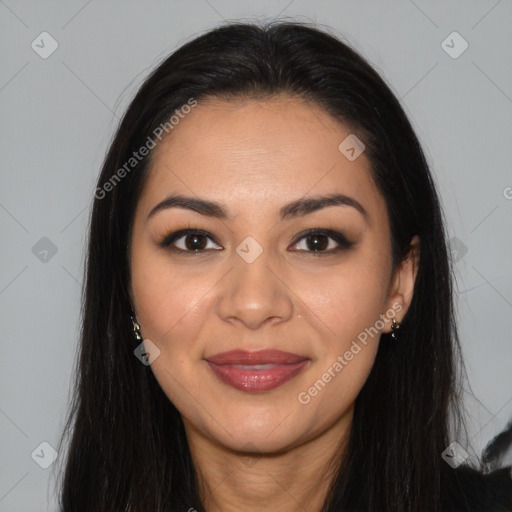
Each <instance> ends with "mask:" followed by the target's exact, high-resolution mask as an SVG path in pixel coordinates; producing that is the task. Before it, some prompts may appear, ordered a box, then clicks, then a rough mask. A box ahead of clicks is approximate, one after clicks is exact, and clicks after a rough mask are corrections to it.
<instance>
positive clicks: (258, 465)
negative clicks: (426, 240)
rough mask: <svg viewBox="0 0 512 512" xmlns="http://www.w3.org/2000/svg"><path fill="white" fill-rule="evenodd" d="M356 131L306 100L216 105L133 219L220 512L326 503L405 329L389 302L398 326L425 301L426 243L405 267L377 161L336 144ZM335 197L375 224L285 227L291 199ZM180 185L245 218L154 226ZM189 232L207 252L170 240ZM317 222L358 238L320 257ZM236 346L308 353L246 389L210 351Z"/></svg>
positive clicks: (165, 145) (334, 219)
mask: <svg viewBox="0 0 512 512" xmlns="http://www.w3.org/2000/svg"><path fill="white" fill-rule="evenodd" d="M350 133H351V132H350V130H349V129H348V127H346V126H344V125H342V124H340V123H339V122H337V121H336V120H334V119H333V118H332V117H331V116H330V115H329V114H327V113H326V112H325V111H323V110H322V109H320V108H318V107H317V106H315V105H312V104H310V103H307V102H305V101H303V100H301V99H298V98H293V97H287V96H278V97H273V98H271V99H267V100H256V99H251V100H244V101H242V100H232V101H230V102H225V101H220V100H210V101H207V102H201V103H199V104H198V105H197V106H196V107H195V108H193V109H192V111H191V112H190V113H189V114H187V115H186V116H185V117H184V118H183V119H181V120H180V122H179V124H178V125H177V126H176V127H175V128H174V129H173V131H172V132H171V133H170V135H169V136H168V137H167V138H165V139H164V140H163V141H162V143H161V144H160V145H159V146H157V148H155V150H154V151H153V154H152V164H151V172H150V175H149V178H148V181H147V182H146V184H145V186H144V189H143V191H142V193H141V197H140V200H139V202H138V205H137V208H136V212H135V219H134V229H133V235H132V243H131V253H130V255H131V276H132V281H131V294H132V300H133V306H134V311H135V313H136V317H137V320H138V322H139V323H140V325H141V330H142V335H143V338H144V339H149V340H151V342H152V343H154V344H155V345H156V346H157V347H158V348H159V349H160V355H159V356H158V357H157V358H156V359H155V361H154V362H153V363H152V364H151V368H152V371H153V373H154V375H155V377H156V379H157V380H158V382H159V384H160V385H161V387H162V389H163V390H164V392H165V393H166V395H167V396H168V397H169V400H171V401H172V402H173V404H174V405H175V406H176V407H177V409H178V410H179V411H180V413H181V415H182V417H183V420H184V424H185V430H186V433H187V439H188V443H189V446H190V450H191V454H192V458H193V461H194V464H195V467H196V470H197V472H198V475H199V481H200V485H201V492H202V497H203V500H204V503H205V506H206V509H207V510H208V511H209V512H214V511H221V510H222V511H223V512H228V511H232V510H233V511H234V510H237V511H239V510H245V511H250V510H258V511H259V510H261V509H262V507H264V508H265V510H276V511H277V510H279V511H281V512H283V511H285V512H286V511H292V510H293V511H295V510H298V509H300V510H302V509H304V510H308V511H319V510H321V508H322V504H323V501H324V500H325V497H326V493H327V490H328V489H327V487H328V484H329V483H330V479H331V478H332V472H331V471H330V469H329V466H328V464H329V461H330V459H331V457H333V456H334V455H335V454H337V453H339V452H342V451H343V447H344V446H345V442H346V440H347V433H348V431H349V429H350V425H351V421H352V416H353V406H354V401H355V399H356V397H357V395H358V393H359V391H360V390H361V388H362V386H363V384H364V382H365V380H366V378H367V376H368V374H369V372H370V370H371V368H372V365H373V362H374V359H375V355H376V351H377V347H378V344H379V338H380V332H390V330H391V316H389V315H387V316H386V315H385V314H386V311H388V310H389V309H390V308H392V307H393V305H395V306H394V307H395V309H392V310H391V311H392V312H393V313H395V311H396V314H394V316H395V318H396V319H397V320H398V321H400V320H401V319H402V318H403V317H404V315H405V314H406V312H407V309H408V307H409V304H410V301H411V299H412V292H413V286H414V280H415V277H416V269H417V258H418V254H419V253H418V249H419V240H418V239H417V238H416V237H415V238H414V239H413V241H412V249H411V253H410V257H408V258H407V259H406V260H405V261H404V262H403V263H402V265H401V266H400V267H399V268H398V269H397V271H396V273H395V274H394V275H392V268H391V241H390V231H389V222H388V216H387V212H386V205H385V201H384V199H383V198H382V196H381V195H380V193H379V192H378V190H377V188H376V186H375V184H374V182H373V180H372V178H371V173H370V162H369V160H368V159H367V157H366V155H365V154H364V153H363V154H361V156H359V157H358V158H357V159H356V160H354V161H349V160H348V159H347V158H346V157H345V156H344V155H343V154H342V153H341V152H340V151H339V150H338V146H339V144H340V143H341V142H342V141H343V140H344V139H345V137H347V136H348V135H349V134H350ZM333 192H339V193H342V194H345V195H347V196H350V197H352V198H354V199H356V200H357V201H359V203H361V204H362V205H363V207H364V209H365V210H366V212H367V218H366V219H365V217H364V216H363V215H362V214H361V213H360V212H358V210H357V209H355V208H353V207H351V206H328V207H326V208H323V209H321V210H318V211H315V212H313V213H310V214H308V215H305V216H299V217H295V218H290V219H286V220H280V218H279V215H278V212H279V209H280V208H281V207H282V206H283V205H284V204H286V203H288V202H290V201H292V200H295V199H299V198H302V197H311V196H316V195H323V194H330V193H333ZM171 193H180V194H183V195H187V196H192V197H201V198H206V199H210V200H214V201H217V202H220V203H222V204H224V206H225V208H226V209H227V211H228V213H229V215H230V216H231V217H232V218H231V219H216V218H212V217H206V216H203V215H201V214H199V213H197V212H193V211H191V210H187V209H183V208H170V209H165V210H162V211H160V212H158V213H156V214H155V215H153V216H152V217H151V218H149V219H148V218H147V217H148V214H149V212H150V211H151V210H152V208H153V207H154V206H155V205H157V204H158V203H159V202H161V201H162V200H163V199H165V198H166V197H167V196H168V195H169V194H171ZM189 226H190V227H193V228H199V229H201V230H204V231H207V232H208V233H209V234H210V235H211V239H210V238H202V239H201V240H202V242H201V243H203V245H201V247H205V250H203V252H202V254H192V253H189V254H177V253H173V252H172V251H171V250H170V249H169V248H163V247H160V246H158V243H159V242H160V241H161V240H162V239H163V238H164V237H165V236H166V235H168V234H170V233H172V232H175V231H178V230H181V229H185V228H187V227H189ZM309 228H331V229H333V230H336V231H339V232H341V233H343V234H344V235H345V236H346V238H347V239H348V240H349V241H352V242H355V245H354V246H353V247H351V248H349V249H343V250H341V251H340V252H335V253H331V254H328V252H329V251H330V250H331V249H333V248H335V247H337V246H338V243H337V242H336V241H334V240H332V239H330V238H325V237H324V238H322V237H320V239H319V241H320V242H321V244H325V245H323V246H322V248H321V249H320V250H323V251H325V252H326V253H325V254H323V255H315V254H313V252H314V246H313V245H312V243H311V238H310V239H308V238H302V239H298V238H297V235H298V234H300V233H301V232H302V231H303V230H305V229H309ZM248 236H250V237H253V238H254V239H255V240H256V241H257V242H258V244H259V245H260V246H261V248H262V249H263V252H262V254H261V255H260V256H259V257H258V258H256V259H255V260H254V261H253V262H252V263H247V262H246V261H245V260H244V259H242V258H241V257H240V256H239V254H238V253H237V252H236V248H237V247H238V246H239V245H240V244H241V242H242V241H244V239H245V238H246V237H248ZM313 238H314V237H313ZM188 240H189V243H190V237H189V239H188ZM308 240H309V241H310V242H309V244H308ZM186 241H187V239H186V238H180V239H178V240H176V241H175V242H174V246H177V247H178V248H181V249H185V248H186V245H185V242H186ZM192 242H193V241H192ZM313 242H314V240H313ZM327 243H328V244H329V245H328V246H327ZM216 249H218V250H216ZM399 308H400V309H399ZM380 315H385V316H384V320H385V321H384V325H383V327H382V329H379V334H378V335H377V336H374V337H373V338H369V341H368V343H367V345H362V344H361V343H359V345H360V346H361V348H362V349H361V350H360V351H359V352H358V353H357V355H354V357H353V359H352V360H350V361H348V364H347V365H346V366H344V367H343V369H342V371H340V372H337V373H336V376H335V377H334V378H331V381H330V382H329V383H328V384H326V385H325V387H323V389H322V390H321V391H319V392H318V393H317V394H316V396H314V397H311V400H310V401H309V403H307V404H303V403H301V402H300V401H299V400H298V396H299V393H301V392H304V391H307V390H308V389H309V388H310V387H311V386H312V385H313V384H314V383H315V382H316V381H318V379H321V378H322V375H323V374H324V373H325V372H326V371H327V369H328V368H329V367H332V366H333V363H334V362H336V361H337V360H338V359H337V358H338V356H343V354H344V353H345V352H346V351H347V350H349V349H350V346H351V343H352V341H353V340H355V339H356V338H357V336H358V334H360V333H361V332H362V331H364V329H365V328H369V327H370V326H374V325H375V322H376V321H377V320H378V319H379V318H380ZM145 343H147V342H145ZM235 348H242V349H246V350H258V349H263V348H277V349H280V350H283V351H287V352H292V353H296V354H300V355H304V356H306V357H308V358H309V359H310V362H309V364H308V366H307V367H306V368H305V369H304V370H303V371H302V372H301V373H300V374H299V375H297V376H296V377H295V378H293V379H292V380H290V381H288V382H287V383H285V384H283V385H282V386H280V387H278V388H276V389H274V390H271V391H266V392H257V393H248V392H243V391H239V390H236V389H234V388H232V387H230V386H229V385H227V384H225V383H223V382H221V381H219V380H218V379H217V377H216V376H215V374H214V373H213V372H212V371H211V369H210V368H209V367H208V365H207V363H206V362H205V360H204V358H205V357H206V356H210V355H213V354H216V353H219V352H224V351H227V350H231V349H235ZM338 447H339V448H338ZM301 507H302V508H301Z"/></svg>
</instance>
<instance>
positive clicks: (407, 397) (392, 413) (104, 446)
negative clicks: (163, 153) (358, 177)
mask: <svg viewBox="0 0 512 512" xmlns="http://www.w3.org/2000/svg"><path fill="white" fill-rule="evenodd" d="M278 93H286V94H289V95H292V96H296V97H300V98H304V99H307V100H309V101H311V102H313V103H314V104H316V105H319V106H320V107H322V108H323V109H324V110H325V111H326V112H328V113H330V114H331V115H332V116H333V117H334V118H336V119H338V120H339V121H341V122H342V123H345V125H346V126H348V127H350V129H351V132H352V133H355V134H356V135H357V137H358V138H359V139H361V140H362V141H363V142H364V144H365V146H366V150H365V154H366V156H367V157H368V158H369V159H370V162H371V165H372V174H373V179H374V181H375V183H376V185H377V187H378V189H379V191H380V193H381V194H382V196H383V197H384V199H385V202H386V205H387V209H388V213H389V219H390V229H391V245H392V258H393V270H395V269H396V268H397V266H398V265H399V264H400V262H401V261H402V260H403V258H404V257H405V256H406V254H407V251H408V249H409V244H410V241H411V239H412V237H413V236H414V235H419V237H420V239H421V258H420V262H419V268H418V274H417V280H416V284H415V289H414V297H413V300H412V304H411V306H410V309H409V311H408V313H407V315H406V317H405V318H404V320H403V323H402V328H401V329H400V339H399V342H396V341H393V340H391V339H390V337H389V335H387V334H383V335H382V341H381V343H380V346H379V349H378V353H377V356H376V360H375V364H374V366H373V369H372V371H371V373H370V375H369V377H368V379H367V381H366V383H365V385H364V387H363V389H362V390H361V392H360V394H359V395H358V397H357V399H356V403H355V413H354V419H353V426H352V430H351V433H350V439H349V444H348V450H347V453H346V456H345V457H344V458H343V459H342V460H341V458H340V461H339V464H338V465H337V470H336V473H335V475H334V478H333V481H332V485H331V488H330V492H329V494H328V497H327V500H326V503H325V506H324V509H323V510H324V511H325V512H334V511H338V510H343V511H347V510H358V511H368V512H370V511H372V512H386V511H389V512H400V511H404V512H405V511H410V512H412V511H414V512H421V511H425V512H426V511H428V512H435V511H441V510H447V509H449V508H450V507H449V503H450V492H451V489H452V486H453V485H454V482H455V480H454V479H455V476H454V472H453V469H452V468H451V467H450V466H449V465H448V464H447V463H446V462H445V461H444V460H443V459H442V457H441V453H442V452H443V450H444V449H445V448H446V447H447V446H448V445H449V444H450V442H452V441H453V440H454V439H455V438H454V437H453V436H455V435H456V433H457V432H458V431H459V426H458V420H460V418H461V408H460V399H459V395H460V389H459V385H458V384H457V383H458V382H459V375H458V370H457V368H459V366H458V365H456V364H455V362H456V361H457V360H458V358H459V341H458V336H457V329H456V323H455V319H454V317H455V315H454V302H453V300H454V293H453V291H454V290H453V280H452V268H451V261H450V254H449V252H448V251H447V239H446V234H445V228H444V224H445V221H444V218H443V213H442V210H441V206H440V201H439V197H438V194H437V192H436V188H435V183H434V180H433V177H432V175H431V173H430V171H429V167H428V164H427V162H426V159H425V156H424V153H423V151H422V149H421V147H420V143H419V141H418V139H417V137H416V135H415V133H414V131H413V128H412V126H411V124H410V122H409V120H408V119H407V116H406V114H405V113H404V110H403V109H402V107H401V105H400V103H399V101H398V100H397V98H396V97H395V95H394V94H393V93H392V91H391V90H390V88H389V87H388V86H387V85H386V83H385V82H384V80H383V79H382V78H381V76H380V75H379V74H378V73H377V72H376V71H375V70H374V69H373V68H372V66H370V65H369V64H368V63H367V62H366V61H365V60H364V59H363V58H362V57H361V56H360V55H359V54H358V53H356V52H355V51H354V50H353V49H352V48H351V47H350V46H349V45H348V44H346V43H344V42H343V41H342V40H340V39H339V38H338V37H334V36H333V35H331V34H330V33H329V32H328V31H327V30H320V29H318V28H315V27H312V26H309V25H306V24H303V23H289V22H271V23H267V24H264V25H258V24H246V23H232V24H227V25H225V26H221V27H219V28H216V29H214V30H211V31H209V32H207V33H205V34H204V35H201V36H200V37H197V38H195V39H194V40H192V41H190V42H188V43H187V44H185V45H183V46H182V47H180V48H179V49H178V50H177V51H175V52H174V53H173V54H172V55H170V56H169V57H168V58H166V59H165V60H164V61H163V62H162V63H161V64H160V65H158V67H157V68H156V69H155V70H154V71H153V72H152V73H151V74H150V75H149V76H148V78H147V79H146V80H145V82H144V83H143V85H142V86H141V87H140V89H139V91H138V93H137V94H136V96H135V98H134V99H133V101H132V102H131V104H130V106H129V108H128V109H127V111H126V113H125V115H124V117H123V118H122V121H121V123H120V125H119V127H118V129H117V132H116V134H115V137H114V138H113V141H112V143H111V145H110V148H109V151H108V154H107V156H106V158H105V161H104V164H103V168H102V171H101V175H100V177H99V180H98V184H97V187H98V188H97V189H96V192H95V197H94V200H93V207H92V216H91V219H90V232H89V243H88V253H87V261H86V269H85V271H86V280H85V286H84V291H83V304H82V328H81V339H80V346H79V353H78V358H77V362H76V371H75V374H76V383H74V387H73V391H74V393H73V398H72V401H71V404H70V410H69V415H68V417H67V423H66V426H65V430H64V433H63V435H62V439H61V447H64V442H65V441H69V443H68V452H67V454H66V462H65V469H64V471H63V475H62V483H61V487H60V491H59V492H60V494H59V498H60V506H61V509H62V511H63V512H77V511H91V512H93V511H94V512H107V511H108V512H113V511H132V512H149V511H151V512H164V511H187V510H189V509H190V508H195V509H196V510H197V511H202V510H204V509H203V506H202V504H201V501H200V498H199V494H198V485H197V484H198V482H197V478H196V472H195V469H194V466H193V463H192V460H191V456H190V452H189V448H188V445H187V440H186V437H185V432H184V428H183V423H182V419H181V416H180V414H179V412H178V411H177V410H176V408H175V407H174V405H173V404H172V403H171V402H170V400H169V399H168V397H167V396H166V395H165V394H164V392H163V391H162V389H161V388H160V386H159V384H158V383H157V381H156V379H155V377H154V375H153V373H152V371H151V368H150V367H149V366H145V365H143V364H141V363H140V361H139V360H138V359H137V358H136V357H135V356H134V354H133V351H134V349H135V347H136V345H137V342H136V340H135V338H134V336H133V331H132V324H131V321H130V312H131V303H130V295H129V283H130V266H129V254H128V247H129V244H128V242H129V240H130V236H131V229H132V223H133V217H134V210H135V206H136V204H137V201H138V197H139V195H140V192H141V189H142V187H143V185H144V180H145V178H146V177H147V174H148V169H149V167H150V166H149V163H150V159H149V156H148V157H144V158H141V159H140V161H138V162H137V164H136V165H134V166H133V168H129V169H128V168H127V167H126V162H128V161H129V159H130V158H131V157H133V152H134V151H137V150H138V149H139V148H141V147H142V146H144V145H145V144H146V143H147V141H148V137H149V138H152V139H154V138H155V130H156V131H158V127H159V126H161V125H162V124H165V123H166V122H168V121H169V119H170V118H171V116H172V115H173V114H174V113H175V111H176V110H179V109H180V108H181V107H182V106H183V105H186V104H187V103H189V102H190V99H191V98H193V99H194V100H195V101H198V102H200V101H201V99H205V98H212V97H213V98H221V99H226V100H229V99H232V98H235V97H236V98H238V97H246V98H256V97H260V98H265V97H270V96H272V95H275V94H278ZM170 136H171V137H172V133H171V134H170ZM156 142H158V141H156ZM123 166H125V167H124V168H125V171H127V172H125V173H118V170H119V169H121V168H123ZM116 173H117V174H116ZM120 174H121V175H122V177H121V179H117V178H119V175H120ZM114 175H116V176H117V178H113V177H114ZM107 182H108V183H110V186H105V185H106V184H107ZM450 429H451V430H450ZM68 438H69V439H68ZM337 449H338V448H337V447H336V446H333V453H336V450H337Z"/></svg>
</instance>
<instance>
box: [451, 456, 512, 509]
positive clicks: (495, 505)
mask: <svg viewBox="0 0 512 512" xmlns="http://www.w3.org/2000/svg"><path fill="white" fill-rule="evenodd" d="M450 473H451V475H450V478H449V479H448V480H449V482H446V481H445V483H446V484H447V485H446V486H445V491H446V492H445V502H446V504H447V505H449V507H448V508H449V509H450V510H453V511H459V510H460V511H468V512H507V511H510V512H512V467H510V466H509V467H505V468H501V469H497V470H495V471H492V472H490V473H481V472H480V471H478V470H476V469H473V468H471V467H469V466H466V465H461V466H459V467H458V468H457V469H451V471H450Z"/></svg>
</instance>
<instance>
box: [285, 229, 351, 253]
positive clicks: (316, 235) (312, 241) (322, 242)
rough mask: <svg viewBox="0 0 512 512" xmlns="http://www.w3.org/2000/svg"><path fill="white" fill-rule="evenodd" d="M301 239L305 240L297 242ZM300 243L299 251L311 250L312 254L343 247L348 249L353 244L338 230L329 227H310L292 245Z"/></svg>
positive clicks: (338, 249)
mask: <svg viewBox="0 0 512 512" xmlns="http://www.w3.org/2000/svg"><path fill="white" fill-rule="evenodd" d="M301 240H304V241H305V242H302V243H299V242H300V241H301ZM299 245H302V248H301V249H296V250H298V251H300V252H302V251H303V252H311V253H313V254H315V253H318V254H332V253H334V252H338V251H340V250H343V249H348V248H350V247H352V246H353V245H354V243H353V242H349V241H348V240H347V238H346V237H345V236H344V235H343V234H342V233H339V232H338V231H333V230H330V229H318V228H316V229H312V230H309V231H306V232H305V233H302V236H301V237H300V238H299V239H298V241H297V242H295V244H294V247H297V246H299Z"/></svg>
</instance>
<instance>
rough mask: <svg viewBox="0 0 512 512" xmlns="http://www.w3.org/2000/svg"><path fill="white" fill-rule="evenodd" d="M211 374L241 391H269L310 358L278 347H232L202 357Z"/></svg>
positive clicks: (300, 369)
mask: <svg viewBox="0 0 512 512" xmlns="http://www.w3.org/2000/svg"><path fill="white" fill-rule="evenodd" d="M205 360H206V362H207V363H208V366H209V367H210V368H211V369H212V371H213V373H214V375H215V376H216V377H217V378H218V379H219V380H220V381H221V382H223V383H225V384H228V385H229V386H231V387H233V388H235V389H238V390H240V391H248V392H258V391H270V390H272V389H275V388H277V387H279V386H281V385H282V384H284V383H285V382H288V381H289V380H291V379H293V378H294V377H295V376H297V375H298V374H299V373H300V372H301V371H302V370H303V369H304V368H305V367H306V366H308V365H309V363H310V359H309V358H308V357H305V356H300V355H298V354H292V353H290V352H283V351H280V350H259V351H256V352H247V351H244V350H232V351H229V352H222V353H220V354H216V355H214V356H209V357H207V358H205Z"/></svg>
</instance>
